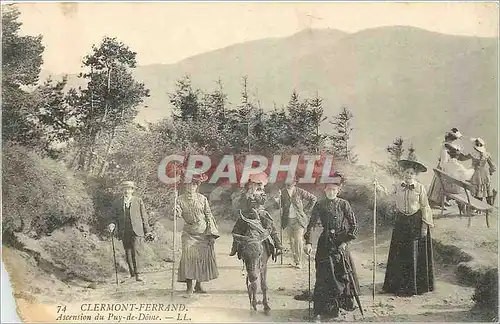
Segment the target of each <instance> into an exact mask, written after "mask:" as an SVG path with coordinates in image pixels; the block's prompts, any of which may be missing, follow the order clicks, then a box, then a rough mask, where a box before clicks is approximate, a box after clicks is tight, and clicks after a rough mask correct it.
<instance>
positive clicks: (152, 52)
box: [18, 2, 499, 74]
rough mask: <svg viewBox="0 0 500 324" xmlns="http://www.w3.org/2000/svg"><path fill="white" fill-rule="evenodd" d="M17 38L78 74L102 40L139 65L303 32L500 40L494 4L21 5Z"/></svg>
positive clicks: (53, 67) (51, 64)
mask: <svg viewBox="0 0 500 324" xmlns="http://www.w3.org/2000/svg"><path fill="white" fill-rule="evenodd" d="M18 7H19V9H20V11H21V22H22V23H23V26H22V27H21V33H22V34H27V35H38V34H42V35H43V42H44V45H45V47H46V49H45V53H44V62H45V63H44V66H43V69H45V70H48V71H50V72H53V73H57V74H59V73H77V72H80V67H81V61H82V58H83V57H84V56H85V55H87V54H88V53H89V52H90V50H91V46H92V44H98V43H100V41H101V40H102V38H103V37H104V36H111V37H117V38H118V39H119V40H121V41H122V42H124V43H125V44H127V45H129V46H130V48H131V49H132V50H133V51H135V52H137V53H138V54H137V61H138V64H139V65H148V64H157V63H175V62H178V61H179V60H182V59H184V58H186V57H189V56H192V55H196V54H199V53H204V52H207V51H210V50H215V49H218V48H222V47H226V46H229V45H231V44H235V43H241V42H245V41H249V40H255V39H261V38H266V37H286V36H289V35H292V34H294V33H296V32H299V31H300V30H303V29H306V28H332V29H340V30H343V31H346V32H351V33H352V32H356V31H359V30H363V29H367V28H374V27H379V26H391V25H407V26H415V27H419V28H424V29H427V30H431V31H436V32H440V33H445V34H454V35H470V36H482V37H496V36H498V25H499V9H498V5H497V4H496V3H493V2H490V3H486V2H484V3H478V2H468V3H466V2H462V3H460V2H448V3H444V2H441V3H430V2H427V3H422V2H421V3H382V2H379V3H368V2H365V3H359V2H358V3H338V2H337V3H334V2H317V3H311V2H307V3H306V2H287V3H276V2H274V3H273V2H268V3H265V2H259V3H257V2H226V3H221V2H219V3H215V2H213V3H209V2H205V3H202V2H190V3H187V2H183V3H179V2H170V3H167V2H156V3H123V2H122V3H110V2H109V3H76V2H74V3H69V2H67V3H23V4H18Z"/></svg>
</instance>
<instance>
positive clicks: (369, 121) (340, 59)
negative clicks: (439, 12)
mask: <svg viewBox="0 0 500 324" xmlns="http://www.w3.org/2000/svg"><path fill="white" fill-rule="evenodd" d="M185 74H190V75H191V78H192V81H193V84H194V85H195V86H196V87H199V88H201V89H202V90H204V91H211V90H213V89H215V87H216V84H215V81H216V80H217V79H219V78H220V79H221V81H222V82H223V84H224V88H225V91H226V92H227V93H228V94H229V101H230V102H232V103H238V102H239V96H240V91H241V78H242V77H243V76H244V75H247V76H248V84H249V89H250V92H251V94H253V95H254V97H256V98H258V100H259V103H260V105H261V106H262V107H263V108H264V109H270V108H272V107H273V103H275V104H276V105H277V106H278V107H280V106H282V105H285V104H286V103H287V102H288V99H289V97H290V94H291V92H292V90H293V89H296V90H297V91H298V93H299V95H300V96H302V97H303V98H304V97H308V96H313V95H315V94H316V92H317V93H318V94H319V95H320V96H321V97H322V98H324V107H325V114H326V115H327V116H333V115H335V114H336V113H338V111H339V110H340V108H341V106H347V107H348V108H349V109H350V110H351V111H352V112H353V114H354V116H355V119H354V125H353V126H354V133H353V144H354V145H355V146H356V152H357V153H358V154H359V155H360V161H369V160H373V159H375V160H377V159H383V158H385V156H386V154H385V151H384V150H385V147H386V146H387V145H389V144H390V143H391V142H392V140H393V139H395V138H396V137H398V136H401V137H403V138H404V139H405V140H407V141H411V142H412V143H413V144H414V146H415V148H416V150H417V155H419V157H420V158H422V160H423V162H425V163H427V164H428V165H429V166H430V167H431V166H432V167H433V166H434V165H435V163H436V159H437V156H438V150H439V146H440V143H441V141H442V138H443V136H444V133H445V131H447V130H449V129H450V128H452V127H458V128H459V129H461V130H463V133H464V134H466V135H467V136H470V137H472V136H481V137H483V138H484V139H485V140H486V142H487V144H488V148H489V150H490V151H491V153H492V154H494V155H495V156H496V154H497V146H498V138H497V127H498V123H497V120H498V116H497V107H498V89H497V85H498V38H480V37H466V36H454V35H445V34H439V33H435V32H430V31H426V30H423V29H419V28H414V27H407V26H393V27H380V28H373V29H367V30H363V31H359V32H356V33H352V34H348V33H345V32H342V31H338V30H330V29H325V30H317V29H312V30H304V31H301V32H299V33H297V34H294V35H292V36H290V37H285V38H268V39H262V40H257V41H251V42H245V43H241V44H235V45H232V46H229V47H226V48H222V49H219V50H215V51H211V52H207V53H203V54H199V55H196V56H193V57H190V58H187V59H185V60H182V61H180V62H178V63H176V64H155V65H148V66H140V67H138V68H137V69H136V71H135V75H136V77H137V78H138V79H139V80H141V81H143V82H144V83H145V84H146V86H147V87H148V88H149V89H150V90H151V98H148V100H147V102H146V105H147V106H148V107H145V108H142V109H141V111H140V113H139V116H138V119H140V120H149V121H155V120H158V119H160V118H163V117H166V116H169V115H170V111H171V106H170V103H169V99H168V92H172V91H173V90H174V88H175V80H177V79H178V78H180V77H181V76H183V75H185ZM70 84H77V81H75V80H74V78H71V80H70ZM328 128H329V124H328V123H325V124H324V125H323V129H324V130H327V129H328Z"/></svg>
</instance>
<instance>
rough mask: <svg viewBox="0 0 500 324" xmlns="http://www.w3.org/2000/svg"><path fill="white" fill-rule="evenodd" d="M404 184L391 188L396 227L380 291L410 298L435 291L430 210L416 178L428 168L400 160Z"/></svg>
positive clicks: (423, 188) (423, 191) (424, 193)
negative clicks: (395, 208)
mask: <svg viewBox="0 0 500 324" xmlns="http://www.w3.org/2000/svg"><path fill="white" fill-rule="evenodd" d="M399 164H400V165H401V166H402V167H403V169H404V179H405V180H404V181H403V182H401V183H399V184H397V185H396V186H395V188H394V194H395V199H396V207H397V214H396V224H395V226H394V229H393V231H392V239H391V245H390V249H389V257H388V260H387V269H386V272H385V280H384V286H383V288H382V289H383V291H385V292H388V293H394V294H396V295H399V296H412V295H417V294H423V293H426V292H430V291H433V290H434V260H433V251H432V239H431V232H430V230H429V229H430V227H431V226H434V225H433V220H432V210H431V208H430V207H429V202H428V200H427V192H426V190H425V187H424V186H423V185H422V184H421V183H419V182H418V181H417V180H416V179H415V176H416V175H417V173H419V172H425V171H427V168H426V167H425V166H424V165H422V164H421V163H419V162H416V161H409V160H401V161H399Z"/></svg>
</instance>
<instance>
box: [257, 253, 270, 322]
mask: <svg viewBox="0 0 500 324" xmlns="http://www.w3.org/2000/svg"><path fill="white" fill-rule="evenodd" d="M268 260H269V256H268V255H267V253H264V254H263V255H262V256H261V266H260V287H261V289H262V305H264V313H265V314H266V315H269V313H270V311H271V307H270V306H269V300H268V299H267V261H268Z"/></svg>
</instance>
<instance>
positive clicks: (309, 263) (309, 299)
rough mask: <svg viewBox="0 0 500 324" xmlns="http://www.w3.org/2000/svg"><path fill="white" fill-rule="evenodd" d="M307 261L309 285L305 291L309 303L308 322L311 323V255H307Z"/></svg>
mask: <svg viewBox="0 0 500 324" xmlns="http://www.w3.org/2000/svg"><path fill="white" fill-rule="evenodd" d="M307 260H308V267H307V268H308V269H307V271H308V273H309V283H308V291H307V300H308V302H309V313H308V314H309V321H312V314H311V253H309V254H308V255H307Z"/></svg>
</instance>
